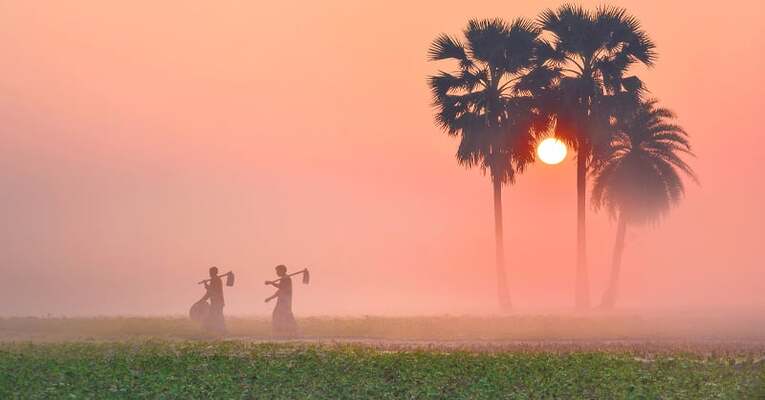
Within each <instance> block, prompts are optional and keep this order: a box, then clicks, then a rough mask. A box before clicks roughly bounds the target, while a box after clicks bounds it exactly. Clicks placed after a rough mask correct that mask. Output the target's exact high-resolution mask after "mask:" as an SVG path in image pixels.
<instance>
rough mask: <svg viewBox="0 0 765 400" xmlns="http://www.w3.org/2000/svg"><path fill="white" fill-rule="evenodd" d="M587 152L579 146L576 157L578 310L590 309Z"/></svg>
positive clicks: (582, 144)
mask: <svg viewBox="0 0 765 400" xmlns="http://www.w3.org/2000/svg"><path fill="white" fill-rule="evenodd" d="M587 151H589V150H588V148H587V146H586V145H585V144H584V143H581V142H580V144H579V151H578V154H577V156H576V159H577V161H576V211H577V212H576V216H577V221H576V222H577V224H576V308H577V309H580V310H582V309H587V308H589V307H590V282H589V276H588V274H587V229H586V224H585V222H586V220H585V218H586V208H585V207H586V202H585V199H586V198H585V197H586V192H587Z"/></svg>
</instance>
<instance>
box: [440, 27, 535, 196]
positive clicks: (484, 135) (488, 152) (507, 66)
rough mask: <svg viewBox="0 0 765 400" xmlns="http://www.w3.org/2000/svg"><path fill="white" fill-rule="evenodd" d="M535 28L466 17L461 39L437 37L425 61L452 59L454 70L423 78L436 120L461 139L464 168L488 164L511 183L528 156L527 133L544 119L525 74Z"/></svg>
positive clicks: (531, 144) (530, 144)
mask: <svg viewBox="0 0 765 400" xmlns="http://www.w3.org/2000/svg"><path fill="white" fill-rule="evenodd" d="M539 33H540V32H539V30H538V29H537V28H535V27H534V24H533V23H531V22H529V21H526V20H524V19H517V20H515V21H513V22H512V23H510V24H507V23H505V22H504V21H502V20H500V19H491V20H471V21H469V22H468V26H467V28H466V29H465V31H464V35H465V39H466V42H465V43H463V42H462V41H460V40H459V39H456V38H453V37H451V36H449V35H446V34H444V35H441V36H439V37H438V38H437V39H436V40H435V41H434V42H433V44H432V46H431V48H430V50H429V52H428V54H429V57H430V59H431V60H433V61H435V60H445V59H453V60H456V61H458V67H459V68H458V71H456V72H453V73H449V72H444V71H440V73H439V74H437V75H435V76H431V77H430V78H429V85H430V88H431V91H432V93H433V98H434V105H435V107H436V110H437V111H436V121H437V123H438V125H439V126H441V127H442V128H443V129H444V130H445V131H446V132H447V133H448V134H450V135H459V136H460V138H461V141H460V144H459V148H458V150H457V159H458V160H459V162H460V163H461V164H463V165H466V166H468V167H472V166H479V167H480V168H482V169H483V170H486V169H488V170H489V171H490V173H491V176H492V179H494V180H498V181H500V182H501V183H508V182H509V183H512V182H513V181H514V178H515V172H520V171H522V170H523V169H524V167H525V166H526V164H528V163H529V162H530V161H533V159H534V151H533V149H534V137H533V136H532V135H530V134H529V133H530V132H533V131H536V130H544V129H546V124H547V122H548V120H547V119H546V118H545V117H544V116H543V115H542V113H541V112H539V109H538V108H535V107H534V101H533V99H532V97H531V90H532V88H531V87H530V85H529V81H528V80H527V79H525V73H526V72H528V71H529V70H530V69H531V67H532V66H533V60H534V53H535V49H536V46H537V38H538V36H539Z"/></svg>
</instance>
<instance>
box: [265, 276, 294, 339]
mask: <svg viewBox="0 0 765 400" xmlns="http://www.w3.org/2000/svg"><path fill="white" fill-rule="evenodd" d="M276 275H278V276H279V279H277V280H274V281H266V285H271V286H273V287H275V288H277V289H278V290H277V291H276V293H274V294H273V296H271V297H269V298H267V299H266V303H268V302H269V301H271V300H273V299H274V298H276V307H274V313H273V314H272V317H271V325H272V327H273V332H274V336H281V337H293V336H297V334H298V327H297V322H295V316H294V315H292V279H291V278H290V277H289V275H287V267H285V266H284V265H277V266H276Z"/></svg>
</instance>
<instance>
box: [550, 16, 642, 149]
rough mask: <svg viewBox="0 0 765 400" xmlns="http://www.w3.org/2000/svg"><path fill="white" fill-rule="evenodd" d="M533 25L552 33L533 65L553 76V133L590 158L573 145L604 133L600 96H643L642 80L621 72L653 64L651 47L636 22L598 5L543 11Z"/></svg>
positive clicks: (603, 116)
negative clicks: (555, 83) (555, 93)
mask: <svg viewBox="0 0 765 400" xmlns="http://www.w3.org/2000/svg"><path fill="white" fill-rule="evenodd" d="M538 23H539V25H540V26H541V27H542V29H543V30H544V31H546V32H548V33H549V34H550V35H551V36H552V38H551V40H549V41H542V45H541V46H540V49H539V57H538V60H539V61H540V62H541V64H540V66H539V67H538V68H539V69H541V70H546V71H550V72H553V73H555V74H556V75H557V77H558V83H559V85H558V87H559V89H560V90H559V91H558V94H559V96H560V97H559V98H558V100H559V101H558V104H557V107H555V108H556V111H557V114H558V121H557V123H558V127H557V129H556V136H558V137H560V138H561V139H563V140H564V141H566V142H567V143H568V144H569V145H571V146H573V147H575V148H576V149H577V151H578V152H579V153H580V154H579V156H580V157H581V156H584V157H589V156H591V154H587V153H588V151H589V148H586V149H579V148H578V147H579V146H588V147H589V145H591V144H592V142H593V141H597V140H598V139H599V138H604V139H605V138H607V136H608V135H607V132H603V131H602V129H599V128H600V127H602V124H604V123H606V121H607V120H608V118H609V115H608V114H609V113H608V112H599V111H601V110H603V111H605V110H607V107H605V105H604V104H603V103H604V101H605V100H604V99H603V98H604V97H605V96H608V95H617V94H620V93H623V92H627V93H632V94H634V95H636V96H637V95H640V94H642V91H643V83H642V81H641V80H640V79H639V78H638V77H637V76H634V75H632V76H626V74H627V71H628V70H629V68H630V67H631V66H632V65H634V64H636V63H642V64H644V65H646V66H652V65H653V62H654V61H655V59H656V52H655V45H654V43H653V42H652V41H651V40H650V38H649V37H648V35H647V33H646V32H645V31H643V30H642V29H641V27H640V23H639V22H638V20H637V19H636V18H635V17H633V16H630V15H629V14H627V12H626V10H624V9H622V8H615V7H599V8H597V9H596V10H595V12H591V11H588V10H586V9H584V8H582V7H580V6H575V5H568V4H567V5H563V6H561V7H559V8H558V9H557V10H549V9H548V10H546V11H544V12H543V13H542V14H541V15H540V17H539V20H538ZM599 108H600V110H599ZM606 140H607V139H606ZM582 153H584V154H582Z"/></svg>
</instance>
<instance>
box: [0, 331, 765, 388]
mask: <svg viewBox="0 0 765 400" xmlns="http://www.w3.org/2000/svg"><path fill="white" fill-rule="evenodd" d="M763 382H765V366H763V363H762V362H761V361H759V362H757V361H753V360H751V359H749V360H746V359H743V360H739V362H738V363H736V360H733V359H725V358H712V357H701V356H698V355H693V354H684V355H661V356H658V357H655V358H652V359H645V358H639V357H635V356H634V355H632V354H628V353H609V352H579V353H548V352H466V351H440V350H415V351H388V350H380V349H375V348H370V347H363V346H354V345H306V344H294V343H292V344H291V343H280V344H269V343H260V344H253V343H247V342H242V341H218V342H204V341H194V342H191V341H136V342H100V343H99V342H91V343H85V342H70V343H6V344H2V345H0V398H3V399H51V398H52V399H59V398H61V399H63V398H123V399H134V398H150V399H160V398H167V399H175V398H178V399H192V398H198V399H243V398H244V399H248V398H253V399H311V398H312V399H343V398H347V399H357V398H375V399H444V398H455V399H569V398H571V399H579V398H582V399H607V398H608V399H610V398H613V399H622V398H624V399H658V398H662V399H669V398H673V399H675V398H676V399H717V398H724V399H757V398H763V396H765V387H764V386H763Z"/></svg>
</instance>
